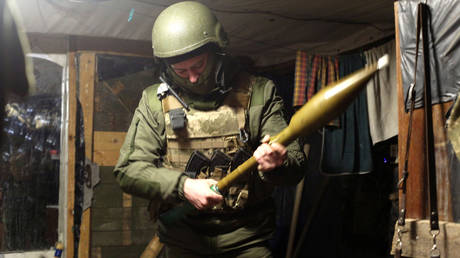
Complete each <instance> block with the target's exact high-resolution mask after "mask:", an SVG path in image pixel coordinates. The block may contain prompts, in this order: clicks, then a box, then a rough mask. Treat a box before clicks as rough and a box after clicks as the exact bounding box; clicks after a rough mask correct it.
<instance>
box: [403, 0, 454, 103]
mask: <svg viewBox="0 0 460 258" xmlns="http://www.w3.org/2000/svg"><path fill="white" fill-rule="evenodd" d="M418 3H419V1H407V0H406V1H398V4H399V6H398V8H399V10H398V13H399V14H398V24H399V37H400V45H401V49H400V51H401V70H402V80H403V87H404V92H405V101H406V109H409V106H410V103H409V101H408V100H407V92H408V89H409V87H410V84H411V83H412V82H413V77H414V66H415V51H416V24H417V5H418ZM427 5H428V7H429V11H430V18H429V24H430V25H431V26H430V27H429V28H428V34H429V35H428V38H429V53H430V57H429V59H430V67H431V96H432V104H436V103H442V102H447V101H451V100H453V99H454V98H455V96H456V95H457V93H458V91H459V89H460V48H459V46H460V1H456V0H430V1H428V2H427ZM420 40H421V38H420ZM420 42H421V41H420ZM422 50H423V49H422V46H421V43H420V49H419V58H418V66H417V81H416V87H415V90H416V107H421V106H423V86H424V85H423V55H422Z"/></svg>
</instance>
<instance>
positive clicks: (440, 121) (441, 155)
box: [394, 2, 453, 222]
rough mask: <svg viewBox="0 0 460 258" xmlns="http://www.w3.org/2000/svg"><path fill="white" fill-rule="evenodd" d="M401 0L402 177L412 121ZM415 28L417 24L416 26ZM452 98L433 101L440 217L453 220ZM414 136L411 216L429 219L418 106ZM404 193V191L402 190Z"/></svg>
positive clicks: (409, 190)
mask: <svg viewBox="0 0 460 258" xmlns="http://www.w3.org/2000/svg"><path fill="white" fill-rule="evenodd" d="M398 5H399V3H398V2H395V3H394V10H395V32H396V33H395V34H396V66H397V67H396V75H397V87H398V89H397V90H398V106H399V108H398V118H399V128H398V129H399V135H398V142H399V143H398V156H399V157H400V161H399V177H400V178H401V176H402V169H403V164H404V157H405V154H406V149H407V147H406V140H407V131H408V125H409V113H406V112H405V103H404V91H403V81H402V73H401V45H400V37H399V26H398ZM414 30H415V28H414ZM451 105H452V102H447V103H442V104H436V105H433V133H434V141H435V144H434V145H435V155H436V177H437V186H438V188H437V190H438V194H437V195H438V210H439V220H443V221H449V222H452V221H453V215H452V207H451V205H452V200H451V198H452V197H451V195H450V181H449V173H450V171H449V166H448V164H449V163H448V162H449V161H448V160H447V155H446V153H447V133H446V129H445V122H446V121H445V114H446V112H447V110H448V107H450V106H451ZM411 133H412V136H411V137H412V139H411V143H410V150H409V166H408V168H409V169H408V170H409V178H408V179H407V197H406V198H407V201H406V209H407V214H406V216H407V218H414V219H426V218H428V215H429V207H428V201H427V200H428V186H427V174H426V167H425V162H424V161H425V118H424V110H423V109H421V108H420V109H415V110H414V112H413V121H412V132H411ZM400 194H401V191H400Z"/></svg>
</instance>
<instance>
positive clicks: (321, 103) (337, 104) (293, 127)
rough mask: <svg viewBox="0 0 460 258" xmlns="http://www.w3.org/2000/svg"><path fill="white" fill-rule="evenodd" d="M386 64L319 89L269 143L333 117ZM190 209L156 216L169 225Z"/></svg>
mask: <svg viewBox="0 0 460 258" xmlns="http://www.w3.org/2000/svg"><path fill="white" fill-rule="evenodd" d="M388 63H389V57H388V55H384V56H383V57H381V58H380V59H379V60H378V62H377V63H374V64H371V65H368V66H366V67H365V68H363V69H361V70H359V71H356V72H354V73H352V74H350V75H348V76H346V77H344V78H343V79H341V80H338V81H336V82H334V83H332V84H331V85H328V86H326V87H325V88H324V89H322V90H320V91H319V92H318V93H316V94H315V95H314V96H313V97H312V98H311V99H310V100H309V101H308V102H307V103H306V104H305V105H303V106H302V107H301V108H300V109H299V110H298V111H297V112H296V113H295V114H294V116H292V118H291V121H290V123H289V125H288V126H287V127H286V128H285V129H284V130H282V131H281V132H280V133H279V134H277V135H276V136H274V137H272V138H270V142H269V143H270V144H271V143H275V142H277V143H279V144H282V145H284V146H287V145H289V144H290V143H291V142H292V141H294V140H295V139H297V138H298V137H300V136H307V135H309V134H310V133H312V132H314V131H315V130H317V129H319V128H321V127H322V126H324V125H325V124H326V123H328V122H329V121H331V120H332V119H334V118H336V117H337V116H338V115H340V114H341V113H342V112H343V111H344V110H345V109H346V107H347V106H348V105H349V104H350V103H351V102H352V101H353V100H354V99H355V97H356V96H357V95H358V93H359V92H360V90H361V89H363V88H364V86H365V85H366V83H367V82H368V81H369V79H370V78H371V77H372V76H373V75H374V74H375V73H376V72H377V71H378V70H380V69H382V68H384V67H386V66H387V65H388ZM255 167H257V161H256V160H255V158H254V156H252V157H251V158H249V159H248V160H246V161H245V162H244V163H243V164H241V165H239V166H238V167H237V168H236V169H234V170H233V171H231V172H230V173H229V174H228V175H227V176H225V177H224V178H222V179H221V180H219V182H217V184H216V185H213V186H211V190H213V191H215V192H217V193H223V192H225V191H226V190H227V188H228V187H229V186H231V185H232V184H233V182H235V181H236V180H237V179H238V178H240V177H241V176H242V175H244V174H245V173H247V172H248V171H250V170H251V169H253V168H255ZM193 210H195V208H194V207H193V206H192V205H191V204H190V203H189V202H186V203H185V204H184V205H180V206H178V207H176V208H173V209H172V210H170V211H168V212H166V213H164V214H162V215H160V218H161V220H162V222H163V223H166V224H173V223H175V222H176V221H178V220H179V219H181V218H182V217H184V216H185V215H186V214H188V213H190V212H192V211H193Z"/></svg>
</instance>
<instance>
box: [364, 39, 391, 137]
mask: <svg viewBox="0 0 460 258" xmlns="http://www.w3.org/2000/svg"><path fill="white" fill-rule="evenodd" d="M384 54H388V56H389V57H390V65H389V66H388V69H385V70H382V71H379V73H377V74H376V75H375V76H373V77H372V78H371V79H370V80H369V82H368V83H367V86H366V91H367V109H368V117H369V130H370V134H371V138H372V144H374V145H375V144H376V143H378V142H381V141H385V140H388V139H390V138H391V137H394V136H396V135H398V97H397V87H396V51H395V41H394V40H392V41H390V42H388V43H385V44H384V45H381V46H379V47H376V48H373V49H370V50H368V51H365V52H364V56H365V57H366V63H367V64H372V63H374V62H376V61H377V60H378V59H379V58H380V57H382V56H383V55H384Z"/></svg>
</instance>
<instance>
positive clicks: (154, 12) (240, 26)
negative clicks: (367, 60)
mask: <svg viewBox="0 0 460 258" xmlns="http://www.w3.org/2000/svg"><path fill="white" fill-rule="evenodd" d="M16 2H17V4H18V5H19V7H20V9H21V12H22V16H23V19H24V23H25V28H26V31H27V32H31V33H51V34H64V35H84V36H97V37H109V38H120V39H132V40H144V41H150V40H151V31H152V25H153V22H154V21H155V18H156V17H157V16H158V14H159V13H160V12H161V11H162V10H163V9H164V8H165V7H166V6H169V5H170V4H172V3H175V2H179V1H171V0H16ZM200 2H202V3H204V4H205V5H207V6H209V7H210V8H211V9H212V10H213V11H214V13H215V14H216V16H217V17H218V19H219V20H220V21H221V22H222V24H223V26H224V28H225V30H226V32H227V33H228V35H229V39H230V47H229V52H231V53H233V54H234V55H242V56H249V57H252V58H253V59H254V60H255V61H256V63H257V64H260V65H264V64H265V65H267V64H276V63H280V62H283V61H287V60H294V59H295V53H296V50H298V49H300V50H304V51H307V52H309V53H316V54H338V53H340V52H343V51H348V50H351V49H354V48H357V47H360V46H363V45H366V44H368V43H371V42H374V41H376V40H378V39H381V38H385V37H387V36H389V35H392V34H394V14H393V13H394V12H393V1H388V0H373V1H367V0H349V1H343V0H323V1H298V0H283V1H279V0H251V1H247V0H232V1H215V0H214V1H213V0H205V1H200Z"/></svg>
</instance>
